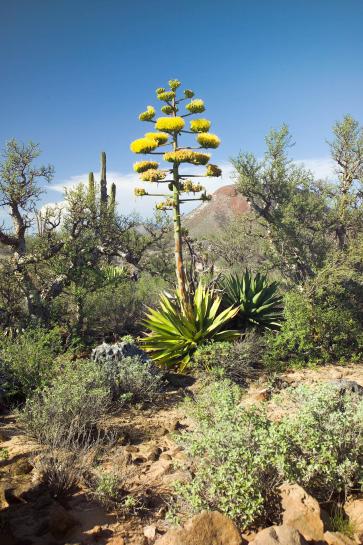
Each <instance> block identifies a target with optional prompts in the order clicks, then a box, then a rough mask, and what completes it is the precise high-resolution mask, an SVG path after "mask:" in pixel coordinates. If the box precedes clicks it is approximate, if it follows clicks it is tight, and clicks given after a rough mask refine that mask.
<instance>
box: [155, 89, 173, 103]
mask: <svg viewBox="0 0 363 545" xmlns="http://www.w3.org/2000/svg"><path fill="white" fill-rule="evenodd" d="M156 97H157V98H158V99H159V100H164V101H165V102H170V101H171V100H173V98H175V93H174V91H163V92H162V93H158V94H157V95H156Z"/></svg>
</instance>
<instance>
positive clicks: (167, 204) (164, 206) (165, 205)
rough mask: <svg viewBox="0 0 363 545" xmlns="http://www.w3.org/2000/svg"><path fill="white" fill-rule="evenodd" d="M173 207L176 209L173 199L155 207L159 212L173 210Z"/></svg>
mask: <svg viewBox="0 0 363 545" xmlns="http://www.w3.org/2000/svg"><path fill="white" fill-rule="evenodd" d="M173 207H174V201H173V199H172V198H168V199H165V201H162V202H158V203H157V204H156V205H155V208H156V209H157V210H168V209H169V208H173Z"/></svg>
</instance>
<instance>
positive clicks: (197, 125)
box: [190, 119, 211, 132]
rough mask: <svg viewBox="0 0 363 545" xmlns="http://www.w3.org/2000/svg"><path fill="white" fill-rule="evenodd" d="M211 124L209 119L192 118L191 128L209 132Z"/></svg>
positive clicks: (194, 130) (195, 130) (196, 130)
mask: <svg viewBox="0 0 363 545" xmlns="http://www.w3.org/2000/svg"><path fill="white" fill-rule="evenodd" d="M210 126H211V122H210V121H209V119H192V120H191V121H190V130H192V131H193V132H208V131H209V129H210Z"/></svg>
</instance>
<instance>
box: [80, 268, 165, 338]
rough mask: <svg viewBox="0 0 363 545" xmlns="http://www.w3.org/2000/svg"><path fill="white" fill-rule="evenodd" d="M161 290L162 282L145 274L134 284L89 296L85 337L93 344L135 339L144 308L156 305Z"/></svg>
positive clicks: (97, 291) (87, 299)
mask: <svg viewBox="0 0 363 545" xmlns="http://www.w3.org/2000/svg"><path fill="white" fill-rule="evenodd" d="M164 287H165V282H164V281H163V280H162V279H160V278H157V277H152V276H150V275H146V274H144V275H142V276H141V278H140V279H139V280H137V281H135V280H130V279H127V280H124V281H121V282H119V283H118V284H117V285H114V284H111V285H108V286H106V287H104V288H101V289H98V290H96V291H94V292H93V293H91V292H90V293H88V294H87V297H86V300H85V304H84V315H85V322H86V329H87V331H86V335H87V336H88V338H90V339H92V341H94V339H101V340H103V339H104V338H106V339H114V338H115V336H121V335H125V334H128V333H130V334H134V335H138V334H139V333H140V323H141V321H142V318H143V316H144V305H153V304H155V303H156V302H157V300H158V299H159V294H160V291H161V290H162V289H163V288H164Z"/></svg>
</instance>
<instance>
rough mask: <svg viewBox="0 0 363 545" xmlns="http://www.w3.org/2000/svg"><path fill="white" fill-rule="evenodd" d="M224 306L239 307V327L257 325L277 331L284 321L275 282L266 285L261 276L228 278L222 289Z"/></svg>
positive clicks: (230, 276)
mask: <svg viewBox="0 0 363 545" xmlns="http://www.w3.org/2000/svg"><path fill="white" fill-rule="evenodd" d="M220 287H221V288H222V289H223V302H224V304H225V305H233V304H234V305H239V313H238V317H237V319H238V323H239V325H240V326H241V327H246V326H248V325H249V324H250V325H258V326H261V327H264V328H266V329H279V328H280V327H281V321H282V319H283V312H282V310H283V309H282V297H281V296H280V295H278V294H277V290H278V284H277V282H271V283H269V282H268V280H267V277H266V276H265V275H262V274H260V273H257V274H255V275H253V274H252V273H251V272H250V271H248V270H246V271H245V273H244V274H242V275H238V274H231V275H229V276H227V277H225V278H224V279H223V280H222V282H221V286H220Z"/></svg>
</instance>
